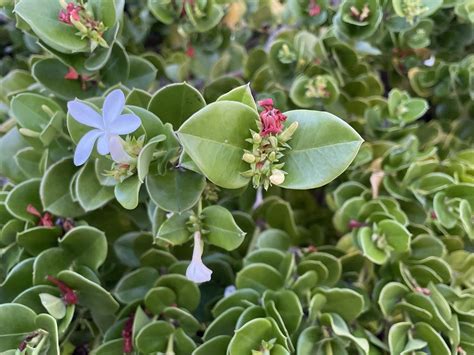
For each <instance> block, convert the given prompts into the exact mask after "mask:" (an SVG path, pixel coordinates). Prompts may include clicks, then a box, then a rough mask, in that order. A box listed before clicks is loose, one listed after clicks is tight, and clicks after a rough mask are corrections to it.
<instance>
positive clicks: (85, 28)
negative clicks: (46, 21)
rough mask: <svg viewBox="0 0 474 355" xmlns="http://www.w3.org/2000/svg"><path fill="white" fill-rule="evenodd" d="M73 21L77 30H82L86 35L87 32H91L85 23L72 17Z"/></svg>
mask: <svg viewBox="0 0 474 355" xmlns="http://www.w3.org/2000/svg"><path fill="white" fill-rule="evenodd" d="M71 23H72V24H73V25H74V27H76V28H77V30H78V31H79V32H81V33H82V34H84V35H86V34H87V33H88V32H89V30H88V29H87V27H86V26H84V24H83V23H82V22H80V21H76V20H74V19H73V18H71Z"/></svg>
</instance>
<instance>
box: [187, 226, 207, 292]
mask: <svg viewBox="0 0 474 355" xmlns="http://www.w3.org/2000/svg"><path fill="white" fill-rule="evenodd" d="M203 247H204V246H203V243H202V239H201V233H200V232H194V249H193V257H192V259H191V263H190V264H189V266H188V268H187V269H186V277H187V278H188V280H191V281H193V282H196V283H201V282H207V281H209V280H210V279H211V274H212V270H211V269H209V268H208V267H207V266H206V265H204V263H203V262H202V251H203Z"/></svg>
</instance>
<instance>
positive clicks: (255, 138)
mask: <svg viewBox="0 0 474 355" xmlns="http://www.w3.org/2000/svg"><path fill="white" fill-rule="evenodd" d="M252 139H253V142H254V143H255V144H260V142H262V136H261V135H260V134H258V133H254V134H253V135H252Z"/></svg>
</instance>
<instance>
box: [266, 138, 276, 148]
mask: <svg viewBox="0 0 474 355" xmlns="http://www.w3.org/2000/svg"><path fill="white" fill-rule="evenodd" d="M268 141H269V142H270V144H271V146H272V147H273V148H276V147H278V139H277V138H276V137H275V136H269V137H268Z"/></svg>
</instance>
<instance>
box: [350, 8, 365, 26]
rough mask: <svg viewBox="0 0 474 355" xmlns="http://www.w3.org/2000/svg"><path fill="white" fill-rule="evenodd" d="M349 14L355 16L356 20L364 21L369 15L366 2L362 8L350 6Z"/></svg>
mask: <svg viewBox="0 0 474 355" xmlns="http://www.w3.org/2000/svg"><path fill="white" fill-rule="evenodd" d="M350 10H351V16H352V17H353V18H355V19H356V20H357V21H358V22H364V21H365V20H366V19H367V18H368V17H369V15H370V9H369V6H368V5H367V4H365V5H364V7H363V8H362V10H359V9H358V8H357V7H355V6H351V8H350Z"/></svg>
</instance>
